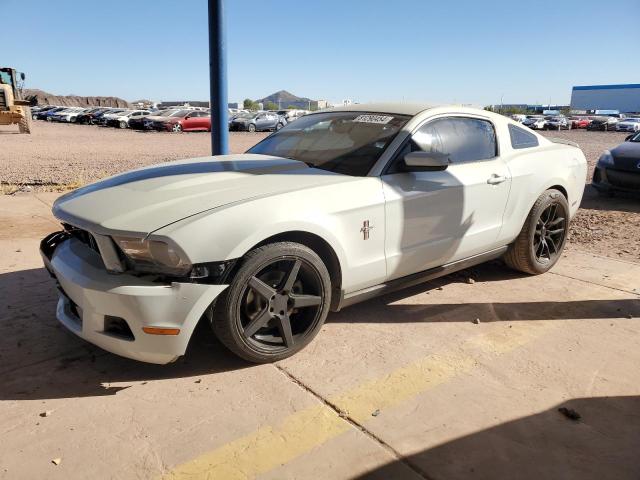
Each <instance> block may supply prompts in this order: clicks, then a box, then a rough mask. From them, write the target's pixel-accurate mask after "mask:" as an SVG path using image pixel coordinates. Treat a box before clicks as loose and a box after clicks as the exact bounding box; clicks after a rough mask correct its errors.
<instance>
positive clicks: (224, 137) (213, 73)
mask: <svg viewBox="0 0 640 480" xmlns="http://www.w3.org/2000/svg"><path fill="white" fill-rule="evenodd" d="M226 47H227V46H226V40H225V28H224V0H209V83H210V95H209V98H210V106H211V153H212V155H224V154H226V153H227V152H228V151H229V124H228V120H227V116H228V112H227V104H228V99H227V58H226Z"/></svg>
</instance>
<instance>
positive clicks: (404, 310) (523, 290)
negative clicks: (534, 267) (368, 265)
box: [0, 195, 640, 480]
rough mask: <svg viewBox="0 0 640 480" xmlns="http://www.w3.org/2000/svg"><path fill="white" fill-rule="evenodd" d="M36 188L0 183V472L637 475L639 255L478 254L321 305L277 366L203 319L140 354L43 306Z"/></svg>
mask: <svg viewBox="0 0 640 480" xmlns="http://www.w3.org/2000/svg"><path fill="white" fill-rule="evenodd" d="M53 197H54V196H53V195H38V196H34V195H18V196H13V197H0V222H1V223H2V225H3V231H2V232H0V251H2V252H3V257H2V260H0V355H1V356H0V360H1V361H0V369H1V370H2V376H1V377H0V432H2V437H1V438H2V439H3V446H2V448H1V449H0V478H6V479H22V478H24V479H33V478H51V479H55V478H64V479H74V478H78V479H84V478H123V479H129V478H145V479H146V478H175V479H183V478H210V479H235V478H238V479H245V478H265V479H274V480H275V479H301V478H331V479H342V478H344V479H346V478H380V479H389V478H400V479H404V478H406V479H421V478H423V479H424V478H428V479H451V478H468V477H470V476H473V477H477V478H487V479H489V478H491V479H495V478H514V477H518V478H531V479H534V478H535V479H538V478H580V479H583V478H594V479H595V478H599V479H600V478H617V479H623V478H630V479H631V478H634V479H635V478H638V477H639V476H640V460H639V459H638V458H637V451H638V448H639V447H640V416H639V414H638V412H640V408H638V407H640V387H639V385H640V369H638V368H637V366H638V365H639V364H640V349H639V348H638V346H639V339H640V335H639V334H640V323H639V322H640V265H638V264H634V263H630V262H623V261H619V260H614V259H609V258H606V257H599V256H594V255H592V254H586V253H581V252H578V251H570V252H568V253H567V254H566V255H565V257H564V258H563V259H562V260H561V262H560V263H559V264H558V265H557V267H556V268H555V269H554V270H553V271H552V272H551V273H549V274H546V275H543V276H538V277H528V276H521V275H518V274H515V273H513V272H511V271H509V270H507V269H506V268H505V267H503V266H502V265H501V264H500V263H499V262H494V263H491V264H488V265H483V266H480V267H476V268H474V269H471V270H468V271H465V272H461V273H459V274H455V275H451V276H449V277H445V278H443V279H440V280H437V281H434V282H430V283H428V284H424V285H421V286H418V287H415V288H412V289H408V290H404V291H401V292H397V293H394V294H391V295H387V296H385V297H381V298H378V299H374V300H372V301H369V302H366V303H363V304H361V305H357V306H354V307H351V308H348V309H345V310H344V311H342V312H340V313H337V314H332V315H330V317H329V319H328V322H327V324H326V325H325V326H324V328H323V330H322V331H321V333H320V335H319V336H318V337H317V338H316V339H315V341H314V342H313V343H312V344H311V345H310V346H309V347H308V348H306V349H305V350H303V351H302V352H300V353H299V354H298V355H296V356H295V357H293V358H290V359H287V360H285V361H283V362H279V363H278V364H275V365H263V366H254V365H249V364H246V363H244V362H242V361H240V360H237V359H235V358H234V357H233V356H231V354H228V353H227V352H226V351H225V350H224V349H223V347H222V346H221V345H220V344H219V343H218V342H217V340H216V339H215V338H214V337H213V335H212V334H211V333H210V332H209V331H208V329H207V328H201V329H200V331H199V332H198V334H197V336H196V338H195V339H194V341H193V342H192V345H191V346H190V349H189V353H188V355H187V356H186V357H185V358H184V359H182V360H180V361H179V362H177V363H176V364H173V365H168V366H155V365H145V364H140V363H136V362H134V361H130V360H126V359H122V358H119V357H116V356H113V355H111V354H108V353H106V352H103V351H101V350H99V349H98V348H96V347H93V346H91V345H88V344H86V343H84V342H83V341H81V340H79V339H77V338H76V337H75V336H73V335H72V334H70V333H68V332H66V331H65V330H64V328H62V327H61V326H59V325H58V324H57V322H56V320H55V318H54V310H55V297H56V294H55V290H54V286H53V282H52V281H51V280H50V279H49V278H48V276H47V274H46V273H45V272H44V270H43V269H42V268H41V263H40V259H39V257H38V254H37V245H38V241H39V238H40V237H41V236H42V235H44V234H45V233H47V232H48V231H50V230H51V229H52V228H55V226H54V221H53V220H52V219H51V217H50V216H49V213H48V206H47V204H48V203H50V202H51V200H52V199H53ZM470 277H471V278H473V279H474V280H475V283H472V284H470V283H467V279H468V278H470ZM476 319H478V321H479V323H476ZM559 407H568V408H571V409H573V410H575V411H576V412H577V413H579V414H580V415H581V418H580V419H579V420H572V419H570V418H568V417H567V416H565V415H563V414H562V413H560V412H559V411H558V410H557V409H558V408H559ZM47 412H48V413H47ZM41 414H43V415H45V416H41ZM58 458H60V459H61V462H60V464H59V465H55V464H54V463H52V460H53V459H58Z"/></svg>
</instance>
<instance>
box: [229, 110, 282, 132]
mask: <svg viewBox="0 0 640 480" xmlns="http://www.w3.org/2000/svg"><path fill="white" fill-rule="evenodd" d="M286 124H287V120H285V119H284V118H282V117H281V116H280V115H278V114H277V113H272V112H255V113H242V114H239V115H237V116H235V117H234V118H233V120H231V122H229V130H231V131H246V132H263V131H265V130H280V129H281V128H282V127H284V126H285V125H286Z"/></svg>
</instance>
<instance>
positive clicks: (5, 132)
mask: <svg viewBox="0 0 640 480" xmlns="http://www.w3.org/2000/svg"><path fill="white" fill-rule="evenodd" d="M16 131H17V128H15V127H13V128H12V127H0V145H1V148H0V185H1V186H2V191H3V192H5V193H11V192H13V191H15V190H16V188H17V189H20V190H30V189H33V190H38V191H43V190H64V189H67V188H70V187H75V186H78V185H82V184H85V183H89V182H92V181H95V180H98V179H100V178H103V177H106V176H109V175H113V174H115V173H119V172H122V171H125V170H129V169H132V168H136V167H140V166H144V165H149V164H153V163H159V162H163V161H169V160H175V159H179V158H189V157H197V156H205V155H208V154H209V149H210V144H209V141H210V140H209V136H208V135H207V134H206V133H176V134H174V133H158V132H136V131H131V130H124V131H123V130H117V129H113V128H102V127H94V126H85V125H65V124H49V123H46V122H42V121H38V122H34V128H33V134H32V135H18V134H17V133H15V132H16ZM266 135H267V134H266V133H254V134H251V133H236V132H232V133H230V142H229V143H230V150H231V152H232V153H241V152H244V151H245V150H247V149H248V148H249V147H251V146H252V145H254V144H255V143H256V142H258V141H259V140H260V139H262V138H264V137H265V136H266ZM543 135H545V136H548V137H561V138H566V139H568V140H571V141H573V142H576V143H578V144H579V145H580V148H582V150H583V152H584V153H585V155H586V157H587V160H588V162H589V176H588V178H587V182H589V181H590V180H591V176H592V174H593V167H594V166H595V163H596V162H597V160H598V157H599V156H600V154H601V153H602V151H603V150H605V149H608V148H612V147H614V146H616V145H618V144H620V143H622V141H624V137H625V136H626V134H624V133H615V132H587V131H585V130H571V131H561V132H543ZM569 244H570V248H572V247H577V248H579V249H580V250H586V251H589V252H592V253H595V254H600V255H607V256H612V257H615V258H621V259H628V260H632V261H638V260H640V199H634V198H621V197H620V196H617V197H615V198H603V197H600V196H598V195H597V193H596V192H595V191H594V190H593V189H592V188H591V187H589V186H587V190H586V191H585V197H584V200H583V202H582V205H581V209H580V211H579V212H578V215H577V216H576V218H575V220H574V221H573V223H572V226H571V232H570V236H569Z"/></svg>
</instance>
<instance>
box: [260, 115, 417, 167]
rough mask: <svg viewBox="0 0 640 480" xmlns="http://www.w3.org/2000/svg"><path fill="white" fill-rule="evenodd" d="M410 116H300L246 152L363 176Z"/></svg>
mask: <svg viewBox="0 0 640 480" xmlns="http://www.w3.org/2000/svg"><path fill="white" fill-rule="evenodd" d="M410 118H411V117H410V116H408V115H395V114H377V113H364V112H328V113H317V114H314V115H308V116H305V117H300V119H298V120H296V121H295V122H294V123H290V124H288V125H287V126H285V127H284V128H282V129H281V130H279V131H277V132H276V133H274V134H273V135H270V136H269V137H267V138H265V139H264V140H263V141H262V142H260V143H258V144H257V145H256V146H254V147H253V148H251V149H250V150H249V151H248V153H259V154H262V155H275V156H277V157H285V158H291V159H293V160H300V161H302V162H305V163H307V164H308V165H310V166H313V167H316V168H320V169H322V170H329V171H331V172H336V173H342V174H345V175H353V176H365V175H367V174H368V173H369V170H371V167H373V165H374V164H375V163H376V161H377V160H378V159H379V158H380V155H382V152H384V150H385V149H386V148H387V146H388V145H389V143H391V141H392V140H393V139H394V137H395V136H396V134H397V133H398V132H399V131H400V129H401V128H402V127H403V126H404V124H405V123H407V121H408V120H409V119H410Z"/></svg>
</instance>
